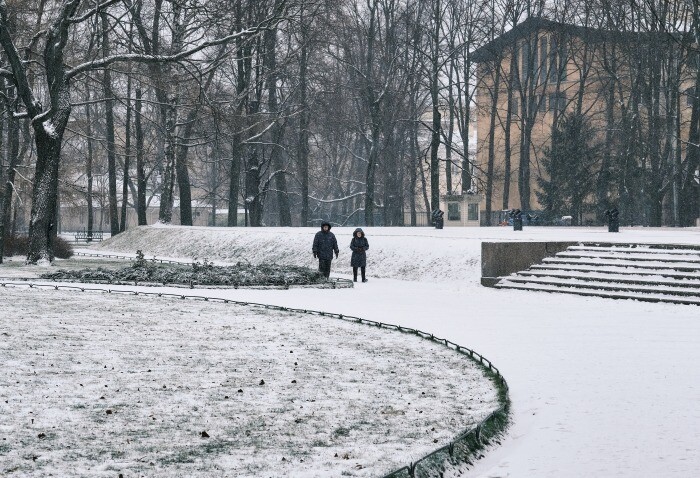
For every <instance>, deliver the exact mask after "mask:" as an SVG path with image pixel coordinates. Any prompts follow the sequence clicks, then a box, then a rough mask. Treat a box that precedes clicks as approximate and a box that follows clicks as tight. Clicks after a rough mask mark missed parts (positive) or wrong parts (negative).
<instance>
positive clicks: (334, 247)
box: [312, 222, 339, 278]
mask: <svg viewBox="0 0 700 478" xmlns="http://www.w3.org/2000/svg"><path fill="white" fill-rule="evenodd" d="M312 251H313V253H314V257H315V258H317V259H318V270H319V271H320V272H321V273H322V274H323V275H324V276H326V278H328V276H330V275H331V261H332V260H333V253H335V258H336V259H337V258H338V252H339V251H338V241H336V240H335V234H333V233H332V232H331V225H330V223H328V222H324V223H323V224H321V230H320V231H318V232H317V233H316V236H315V237H314V245H313V248H312Z"/></svg>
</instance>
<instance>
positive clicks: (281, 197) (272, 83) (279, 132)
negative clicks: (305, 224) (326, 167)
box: [265, 0, 292, 226]
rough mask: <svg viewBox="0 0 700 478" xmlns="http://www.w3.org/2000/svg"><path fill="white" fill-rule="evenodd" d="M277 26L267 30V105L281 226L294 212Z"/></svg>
mask: <svg viewBox="0 0 700 478" xmlns="http://www.w3.org/2000/svg"><path fill="white" fill-rule="evenodd" d="M279 3H280V0H275V10H278V8H279ZM276 48H277V27H274V28H270V29H268V30H267V31H266V32H265V63H266V65H265V66H266V68H267V106H268V110H269V113H270V116H271V118H270V120H271V121H274V124H273V125H272V128H271V134H270V136H271V139H272V141H271V143H272V151H271V152H270V156H271V157H270V162H271V163H272V168H273V170H274V171H273V174H274V175H275V189H276V190H277V194H276V196H277V209H278V212H279V221H280V226H291V225H292V213H291V210H290V206H289V196H288V193H287V176H286V171H285V168H284V164H283V161H282V137H283V135H284V128H282V125H281V124H280V118H279V116H278V115H279V111H278V109H279V106H278V104H277V52H276Z"/></svg>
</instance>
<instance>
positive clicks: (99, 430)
mask: <svg viewBox="0 0 700 478" xmlns="http://www.w3.org/2000/svg"><path fill="white" fill-rule="evenodd" d="M13 269H15V270H19V269H24V268H23V267H17V266H15V267H13ZM0 272H3V273H4V272H5V268H4V266H2V267H0ZM0 275H3V274H0ZM210 292H212V291H210ZM330 292H333V291H330V290H316V291H315V293H316V294H328V293H330ZM0 301H1V302H2V304H3V306H2V311H1V313H0V357H2V372H0V476H23V477H24V476H35V477H39V476H41V477H44V476H52V475H53V476H85V477H96V476H109V477H116V476H118V475H119V476H120V474H123V476H126V477H128V476H207V477H208V476H237V477H243V476H249V477H261V476H304V477H312V476H318V477H327V476H341V475H342V476H357V477H376V476H381V475H383V474H385V473H388V472H390V471H392V470H394V469H397V468H399V467H401V466H404V465H406V464H408V463H409V462H410V461H414V460H415V459H416V458H419V457H420V456H422V455H425V454H427V453H429V452H430V451H432V450H433V449H435V448H437V447H439V446H443V445H444V444H446V443H447V442H449V441H450V440H451V439H452V438H454V436H455V435H457V434H458V433H460V432H462V431H464V430H465V429H468V428H470V427H472V426H474V424H475V423H477V422H479V421H481V420H483V419H484V418H485V417H486V416H487V415H488V414H489V413H490V412H491V411H493V410H494V409H495V408H497V407H498V404H497V398H496V391H495V389H494V387H493V385H492V384H491V382H490V381H489V380H488V379H486V378H485V377H484V374H483V372H482V371H481V369H479V368H478V367H477V366H476V365H475V364H474V363H473V362H472V361H471V360H469V359H467V358H466V357H465V356H463V355H461V354H458V353H456V352H454V351H452V350H449V349H447V348H445V347H442V346H439V345H437V344H434V343H432V342H429V341H426V340H423V339H420V338H418V337H416V336H414V335H408V334H402V333H400V332H394V331H388V330H384V329H378V328H376V327H369V326H366V325H360V324H355V323H350V322H346V321H343V320H339V319H331V318H322V317H316V316H308V315H299V314H292V313H284V312H275V311H268V310H265V309H262V310H261V309H253V308H248V307H239V306H235V305H230V304H219V303H212V302H195V301H183V300H178V299H168V298H152V297H143V296H133V295H117V294H106V293H99V292H85V293H81V292H64V291H46V290H37V289H27V288H11V287H3V288H0Z"/></svg>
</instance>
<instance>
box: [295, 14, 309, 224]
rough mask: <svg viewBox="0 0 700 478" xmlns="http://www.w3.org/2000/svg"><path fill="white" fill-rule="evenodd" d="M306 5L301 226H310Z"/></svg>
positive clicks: (301, 91)
mask: <svg viewBox="0 0 700 478" xmlns="http://www.w3.org/2000/svg"><path fill="white" fill-rule="evenodd" d="M304 7H305V4H304V3H302V6H301V8H302V13H301V15H302V18H301V19H300V22H301V40H300V41H301V50H300V52H299V103H300V104H299V106H300V108H301V111H300V113H299V148H298V153H297V154H298V159H297V162H298V168H299V176H300V177H299V182H300V184H301V225H302V226H308V225H309V123H310V120H309V103H308V91H307V90H308V85H307V70H308V66H309V46H308V41H309V36H308V29H309V26H308V25H307V24H306V23H305V22H304V18H303V12H304V10H303V9H304Z"/></svg>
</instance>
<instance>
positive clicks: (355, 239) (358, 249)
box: [350, 227, 369, 282]
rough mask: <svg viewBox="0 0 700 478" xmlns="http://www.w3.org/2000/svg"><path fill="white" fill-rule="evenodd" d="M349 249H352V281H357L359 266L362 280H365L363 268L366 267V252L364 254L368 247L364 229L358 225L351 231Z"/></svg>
mask: <svg viewBox="0 0 700 478" xmlns="http://www.w3.org/2000/svg"><path fill="white" fill-rule="evenodd" d="M350 249H351V250H352V257H351V258H350V265H351V266H352V277H353V281H355V282H357V268H358V267H359V268H360V270H361V271H362V282H367V277H366V276H365V270H366V268H367V254H365V251H367V249H369V242H368V241H367V238H366V237H365V233H364V231H363V230H362V229H360V228H359V227H358V228H357V229H355V232H353V233H352V240H351V241H350Z"/></svg>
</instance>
